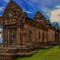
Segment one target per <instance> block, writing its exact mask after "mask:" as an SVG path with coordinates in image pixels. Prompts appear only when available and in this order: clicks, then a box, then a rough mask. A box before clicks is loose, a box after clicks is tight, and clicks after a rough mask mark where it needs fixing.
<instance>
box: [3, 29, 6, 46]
mask: <svg viewBox="0 0 60 60" xmlns="http://www.w3.org/2000/svg"><path fill="white" fill-rule="evenodd" d="M2 37H3V46H4V47H5V46H6V29H5V28H3V34H2Z"/></svg>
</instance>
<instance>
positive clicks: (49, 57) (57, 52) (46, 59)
mask: <svg viewBox="0 0 60 60" xmlns="http://www.w3.org/2000/svg"><path fill="white" fill-rule="evenodd" d="M16 60H60V49H59V47H53V48H50V49H44V50H43V49H39V50H38V52H37V53H36V54H34V55H32V56H30V57H20V58H17V59H16Z"/></svg>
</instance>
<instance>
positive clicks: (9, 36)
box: [0, 0, 60, 55]
mask: <svg viewBox="0 0 60 60" xmlns="http://www.w3.org/2000/svg"><path fill="white" fill-rule="evenodd" d="M0 25H1V26H2V28H3V32H2V38H3V45H2V47H1V48H0V50H2V52H3V50H6V49H8V50H7V51H5V52H4V53H6V54H7V53H10V54H11V53H15V54H14V55H16V54H18V55H19V54H20V55H21V54H22V53H23V52H24V54H25V53H27V52H31V51H34V50H35V49H37V48H40V47H41V46H43V45H44V46H45V45H56V44H59V42H60V30H59V28H58V24H56V25H55V26H52V25H51V23H50V20H47V19H46V18H45V17H44V15H43V14H41V12H40V11H37V12H36V14H35V15H34V17H33V19H31V18H29V17H28V15H27V13H26V12H24V11H23V10H22V8H21V7H20V6H19V5H18V4H17V3H16V2H14V1H13V0H11V1H10V2H9V3H8V5H7V6H6V8H5V10H4V12H3V15H2V16H0ZM11 50H12V52H11ZM4 53H3V55H4Z"/></svg>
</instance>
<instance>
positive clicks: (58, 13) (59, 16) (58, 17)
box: [50, 9, 60, 23]
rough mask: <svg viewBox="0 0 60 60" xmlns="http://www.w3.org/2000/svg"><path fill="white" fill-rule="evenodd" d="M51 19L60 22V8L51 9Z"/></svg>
mask: <svg viewBox="0 0 60 60" xmlns="http://www.w3.org/2000/svg"><path fill="white" fill-rule="evenodd" d="M50 20H51V22H58V23H59V22H60V9H55V10H53V11H51V16H50Z"/></svg>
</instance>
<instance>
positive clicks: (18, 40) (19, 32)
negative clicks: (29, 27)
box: [17, 28, 22, 45]
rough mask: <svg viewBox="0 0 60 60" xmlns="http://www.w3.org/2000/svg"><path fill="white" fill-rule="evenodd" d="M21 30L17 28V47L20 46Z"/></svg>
mask: <svg viewBox="0 0 60 60" xmlns="http://www.w3.org/2000/svg"><path fill="white" fill-rule="evenodd" d="M21 38H22V37H21V29H20V28H17V45H20V44H21V41H20V40H21Z"/></svg>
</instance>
